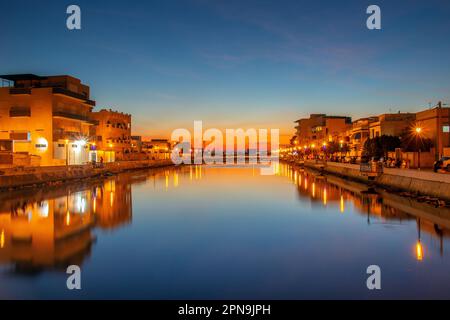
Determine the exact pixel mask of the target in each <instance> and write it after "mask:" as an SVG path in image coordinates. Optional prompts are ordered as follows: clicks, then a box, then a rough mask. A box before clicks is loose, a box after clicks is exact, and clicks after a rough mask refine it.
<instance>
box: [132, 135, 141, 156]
mask: <svg viewBox="0 0 450 320" xmlns="http://www.w3.org/2000/svg"><path fill="white" fill-rule="evenodd" d="M131 150H132V152H137V153H139V152H141V151H142V136H131Z"/></svg>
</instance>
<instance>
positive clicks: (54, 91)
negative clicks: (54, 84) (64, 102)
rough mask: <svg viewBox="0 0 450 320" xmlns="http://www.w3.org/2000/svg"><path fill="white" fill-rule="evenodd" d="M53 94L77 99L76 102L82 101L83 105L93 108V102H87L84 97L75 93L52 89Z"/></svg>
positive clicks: (62, 89)
mask: <svg viewBox="0 0 450 320" xmlns="http://www.w3.org/2000/svg"><path fill="white" fill-rule="evenodd" d="M53 93H54V94H62V95H65V96H68V97H71V98H74V99H78V100H82V101H83V102H84V103H86V104H88V105H91V106H95V101H93V100H89V99H86V97H85V96H84V95H82V94H79V93H76V92H72V91H70V90H67V89H64V88H53Z"/></svg>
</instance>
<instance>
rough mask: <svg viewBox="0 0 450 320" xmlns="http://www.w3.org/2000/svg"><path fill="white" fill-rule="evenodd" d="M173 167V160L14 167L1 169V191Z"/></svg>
mask: <svg viewBox="0 0 450 320" xmlns="http://www.w3.org/2000/svg"><path fill="white" fill-rule="evenodd" d="M170 165H172V161H171V160H144V161H121V162H113V163H105V164H103V165H101V166H99V165H97V166H95V167H94V166H93V165H91V164H86V165H80V166H75V165H74V166H72V165H71V166H57V167H14V168H2V169H0V190H5V189H11V188H20V187H33V186H42V185H46V184H57V183H65V182H69V181H77V180H83V179H89V178H95V177H101V176H108V175H113V174H117V173H120V172H124V171H128V170H138V169H146V168H159V167H164V166H170Z"/></svg>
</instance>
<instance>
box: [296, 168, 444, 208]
mask: <svg viewBox="0 0 450 320" xmlns="http://www.w3.org/2000/svg"><path fill="white" fill-rule="evenodd" d="M304 165H305V166H306V167H309V168H313V169H317V170H323V171H324V172H326V173H329V174H334V175H337V176H341V177H344V178H349V179H353V180H357V181H361V182H365V183H369V182H370V180H369V178H368V177H367V176H365V175H364V174H362V173H361V171H360V166H359V165H358V164H348V163H337V162H326V163H324V162H316V161H306V162H305V163H304ZM373 183H374V184H375V185H377V186H381V187H386V188H390V189H394V190H398V191H405V192H411V193H414V194H416V195H424V196H431V197H436V198H439V199H443V200H447V201H449V200H450V174H443V173H435V172H430V171H420V170H413V169H394V168H383V173H381V174H380V175H379V176H377V177H375V179H374V180H373Z"/></svg>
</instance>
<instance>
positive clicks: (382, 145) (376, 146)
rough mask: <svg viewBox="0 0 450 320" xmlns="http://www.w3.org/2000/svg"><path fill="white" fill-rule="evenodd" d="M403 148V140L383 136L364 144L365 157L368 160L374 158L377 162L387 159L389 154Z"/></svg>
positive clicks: (368, 140)
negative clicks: (382, 158)
mask: <svg viewBox="0 0 450 320" xmlns="http://www.w3.org/2000/svg"><path fill="white" fill-rule="evenodd" d="M400 147H401V140H400V138H399V137H395V136H387V135H382V136H381V137H375V138H372V139H367V140H366V142H365V143H364V148H363V156H364V157H366V158H369V159H370V158H374V159H375V160H378V159H380V158H381V157H384V158H387V157H388V152H391V151H395V149H396V148H400Z"/></svg>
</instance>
